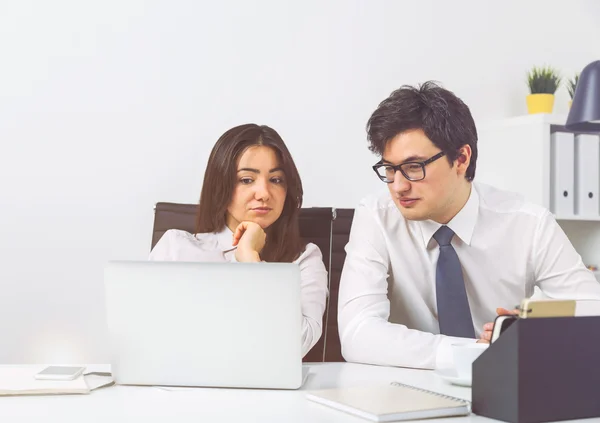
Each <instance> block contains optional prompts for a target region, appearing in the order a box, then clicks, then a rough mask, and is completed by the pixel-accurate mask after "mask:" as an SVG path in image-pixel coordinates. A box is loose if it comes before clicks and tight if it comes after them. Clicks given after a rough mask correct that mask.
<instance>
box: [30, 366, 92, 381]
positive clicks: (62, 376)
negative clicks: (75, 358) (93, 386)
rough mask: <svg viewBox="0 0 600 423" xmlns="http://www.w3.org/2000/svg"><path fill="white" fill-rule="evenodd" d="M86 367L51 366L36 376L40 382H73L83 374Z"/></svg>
mask: <svg viewBox="0 0 600 423" xmlns="http://www.w3.org/2000/svg"><path fill="white" fill-rule="evenodd" d="M84 370H85V367H66V366H50V367H46V368H45V369H44V370H42V371H41V372H39V373H37V374H36V375H35V378H36V379H39V380H73V379H77V378H78V377H79V376H81V375H82V374H83V371H84Z"/></svg>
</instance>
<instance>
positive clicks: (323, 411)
mask: <svg viewBox="0 0 600 423" xmlns="http://www.w3.org/2000/svg"><path fill="white" fill-rule="evenodd" d="M308 367H309V368H310V372H311V374H310V375H309V376H308V379H307V381H306V384H305V385H304V386H303V387H302V388H301V389H300V390H298V391H271V390H246V389H207V388H159V387H137V386H136V387H132V386H111V387H108V388H101V389H99V390H97V391H94V392H92V393H91V394H90V395H66V396H62V395H60V396H37V397H33V396H30V397H0V421H1V422H12V421H23V417H30V418H31V420H32V421H33V420H35V421H44V422H48V421H52V422H54V421H60V422H71V421H81V422H96V421H97V422H107V421H119V422H120V421H135V422H137V421H146V420H147V421H155V420H156V421H165V422H169V423H170V422H180V421H186V422H187V421H194V422H196V423H205V422H211V423H213V422H261V423H268V422H277V423H284V422H285V423H294V422H299V423H300V422H302V423H309V422H323V423H325V422H327V423H337V422H348V423H365V422H368V420H364V419H361V418H358V417H354V416H351V415H348V414H345V413H342V412H340V411H337V410H334V409H331V408H328V407H326V406H323V405H320V404H316V403H313V402H311V401H308V400H307V399H305V397H304V391H306V390H310V389H325V388H335V387H350V386H368V385H369V384H387V383H390V382H393V381H398V382H402V383H407V384H411V385H414V386H418V387H421V388H425V389H429V390H432V391H436V392H440V393H443V394H447V395H452V396H456V397H460V398H465V399H468V400H470V399H471V390H470V389H469V388H463V387H458V386H453V385H449V384H447V383H446V382H444V381H443V380H441V379H439V378H438V377H437V376H436V375H435V374H434V373H433V372H432V371H427V370H413V369H402V368H394V367H377V366H366V365H360V364H350V363H319V364H309V365H308ZM90 370H103V371H107V370H108V366H100V367H98V366H89V367H88V371H90ZM115 417H125V418H127V420H114V418H115ZM140 417H142V418H144V420H141V419H139V418H140ZM152 418H156V419H152ZM109 419H111V420H109ZM27 420H28V419H27ZM433 421H435V422H442V421H443V422H453V423H466V422H492V421H495V420H491V419H487V418H484V417H479V416H475V415H470V416H468V417H454V418H446V419H436V420H433ZM581 422H587V423H591V422H600V418H599V419H586V420H581Z"/></svg>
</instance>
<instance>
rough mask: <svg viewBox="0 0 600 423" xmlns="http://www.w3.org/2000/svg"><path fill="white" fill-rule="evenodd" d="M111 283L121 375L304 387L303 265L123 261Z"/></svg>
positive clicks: (109, 276) (107, 279)
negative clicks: (301, 298)
mask: <svg viewBox="0 0 600 423" xmlns="http://www.w3.org/2000/svg"><path fill="white" fill-rule="evenodd" d="M104 284H105V293H106V313H107V316H106V317H107V326H108V332H109V337H110V342H111V353H112V358H111V365H112V375H113V378H114V380H115V382H116V383H118V384H123V385H161V386H198V387H229V388H266V389H297V388H299V387H300V386H301V385H302V383H303V380H304V376H305V373H306V371H304V372H303V368H302V344H301V331H302V313H301V309H300V270H299V268H298V265H296V264H293V263H188V262H159V261H137V262H132V261H113V262H109V263H108V264H107V266H106V268H105V271H104ZM303 373H304V374H303Z"/></svg>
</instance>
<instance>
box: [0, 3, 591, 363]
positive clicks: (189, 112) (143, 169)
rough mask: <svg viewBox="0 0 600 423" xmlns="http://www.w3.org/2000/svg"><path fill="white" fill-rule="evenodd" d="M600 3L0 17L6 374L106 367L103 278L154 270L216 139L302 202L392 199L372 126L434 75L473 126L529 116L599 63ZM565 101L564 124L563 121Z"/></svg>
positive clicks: (184, 8) (103, 7) (58, 11)
mask: <svg viewBox="0 0 600 423" xmlns="http://www.w3.org/2000/svg"><path fill="white" fill-rule="evenodd" d="M599 17H600V3H598V2H597V1H595V0H588V1H584V0H581V1H574V0H570V1H569V2H566V1H564V2H562V3H560V4H556V5H552V6H551V7H549V6H548V3H547V2H546V1H543V0H538V1H528V2H521V1H516V0H514V1H505V2H502V3H501V4H499V5H498V4H494V3H492V2H482V1H479V0H473V1H452V2H433V1H419V2H409V1H404V2H400V1H364V0H335V1H321V0H304V1H301V2H282V1H277V0H273V1H252V2H248V1H243V0H238V1H219V2H216V1H210V2H209V1H206V2H198V1H194V0H185V1H183V0H180V1H166V0H165V1H153V2H141V1H113V2H109V1H104V2H81V1H75V0H74V1H71V2H68V1H58V0H57V1H53V2H44V1H42V0H40V1H37V2H27V1H17V0H14V1H8V0H7V1H2V2H0V57H1V58H2V65H0V143H1V144H0V145H1V147H0V260H1V262H0V290H1V291H0V313H1V314H0V335H1V338H0V339H1V341H0V362H5V363H9V362H48V361H54V362H69V361H71V362H106V361H107V349H106V333H105V330H104V313H103V291H102V268H103V265H104V263H105V262H106V261H107V260H108V259H144V258H145V257H146V255H147V253H148V248H149V244H150V234H151V229H152V217H153V210H152V207H153V205H154V203H155V202H157V201H174V202H196V201H197V199H198V197H199V192H200V187H201V183H202V177H203V171H204V165H205V162H206V159H207V156H208V153H209V151H210V148H211V147H212V145H213V143H214V142H215V141H216V139H217V138H218V136H219V135H220V134H221V133H222V132H223V131H225V130H226V129H228V128H229V127H231V126H234V125H237V124H240V123H245V122H257V123H264V124H269V125H271V126H273V127H274V128H276V129H277V130H278V131H279V132H280V133H281V135H282V136H283V138H284V139H285V140H286V142H287V143H288V144H289V147H290V149H291V151H292V154H293V155H294V157H295V158H296V160H297V164H298V166H299V169H300V172H301V174H302V176H303V182H304V186H305V192H306V196H305V205H306V206H338V207H353V206H355V204H356V203H357V201H358V200H359V199H360V198H361V197H362V196H363V195H365V194H367V193H368V192H370V191H372V190H374V189H377V188H383V187H382V185H381V183H380V182H379V181H377V180H376V178H375V176H374V175H373V174H372V170H371V169H370V165H371V164H373V163H374V162H375V161H376V160H377V158H376V157H375V156H373V155H371V153H369V152H368V150H367V146H366V141H365V131H364V126H365V123H366V121H367V119H368V117H369V114H370V113H371V112H372V111H373V110H374V108H375V107H376V105H377V104H378V102H379V101H381V100H382V99H383V98H385V97H386V96H387V95H388V94H389V92H391V91H392V90H393V89H395V88H397V87H399V86H400V85H401V84H404V83H411V84H412V83H417V82H422V81H424V80H427V79H437V80H439V81H441V82H443V83H444V84H445V86H446V87H448V88H450V89H452V90H454V91H455V92H456V93H457V94H458V95H459V96H461V97H462V98H463V99H464V100H465V101H466V102H467V104H469V105H470V107H471V109H472V111H473V113H474V115H475V116H476V117H477V119H487V118H498V117H503V116H512V115H518V114H523V113H525V99H524V96H525V95H526V93H527V92H526V86H525V83H524V81H525V72H526V71H527V70H528V68H530V66H532V65H534V64H544V63H548V64H552V65H555V66H557V67H559V68H560V69H561V70H563V71H564V72H565V73H566V74H567V75H571V74H572V73H573V72H575V71H577V70H580V69H581V68H582V67H583V66H584V65H585V64H587V63H588V62H590V61H592V60H595V59H597V58H598V57H597V54H598V45H597V41H598V40H599V39H600V26H599V25H598V20H599V19H598V18H599ZM567 100H568V99H567V95H566V91H565V90H564V89H562V90H561V92H560V93H559V94H558V98H557V103H556V111H557V112H559V113H565V112H566V108H567V104H566V103H567Z"/></svg>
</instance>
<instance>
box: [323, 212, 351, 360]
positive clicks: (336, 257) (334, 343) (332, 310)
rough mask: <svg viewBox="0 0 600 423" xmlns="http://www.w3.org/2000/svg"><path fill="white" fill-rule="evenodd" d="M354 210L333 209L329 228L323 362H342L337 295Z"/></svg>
mask: <svg viewBox="0 0 600 423" xmlns="http://www.w3.org/2000/svg"><path fill="white" fill-rule="evenodd" d="M353 218H354V209H334V211H333V222H332V228H331V265H330V270H329V303H328V304H327V316H326V319H325V327H326V330H325V331H324V333H325V360H324V361H344V359H343V357H342V346H341V343H340V335H339V333H338V321H337V310H338V295H339V290H340V278H341V277H342V268H343V266H344V261H345V260H346V250H345V247H346V244H347V243H348V239H349V238H350V228H351V227H352V219H353Z"/></svg>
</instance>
